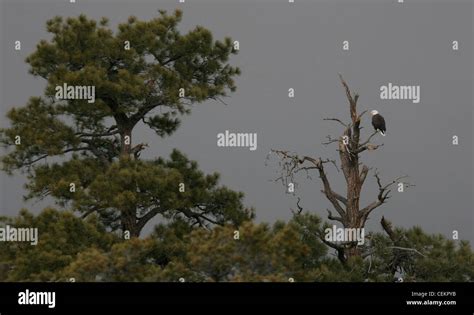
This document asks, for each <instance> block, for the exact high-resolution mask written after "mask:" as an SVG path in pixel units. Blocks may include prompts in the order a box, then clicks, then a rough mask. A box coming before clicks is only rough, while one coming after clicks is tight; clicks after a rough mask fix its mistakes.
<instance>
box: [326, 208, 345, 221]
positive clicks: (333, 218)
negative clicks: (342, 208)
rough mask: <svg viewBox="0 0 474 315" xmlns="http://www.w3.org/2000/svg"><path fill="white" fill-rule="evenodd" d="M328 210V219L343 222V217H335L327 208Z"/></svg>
mask: <svg viewBox="0 0 474 315" xmlns="http://www.w3.org/2000/svg"><path fill="white" fill-rule="evenodd" d="M326 211H327V212H328V219H329V220H333V221H339V222H341V223H343V220H342V218H341V217H335V216H333V215H332V212H331V210H329V209H326Z"/></svg>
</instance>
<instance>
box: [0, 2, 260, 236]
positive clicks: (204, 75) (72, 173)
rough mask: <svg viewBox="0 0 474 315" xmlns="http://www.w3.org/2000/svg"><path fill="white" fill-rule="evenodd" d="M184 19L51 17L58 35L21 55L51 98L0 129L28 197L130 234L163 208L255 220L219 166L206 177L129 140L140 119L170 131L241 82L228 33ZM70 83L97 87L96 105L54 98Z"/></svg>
mask: <svg viewBox="0 0 474 315" xmlns="http://www.w3.org/2000/svg"><path fill="white" fill-rule="evenodd" d="M181 18H182V13H181V11H176V12H174V14H172V15H169V14H167V13H166V12H165V11H159V16H158V17H156V18H154V19H152V20H150V21H139V20H138V19H137V18H135V17H133V16H132V17H130V18H129V19H128V21H127V22H126V23H122V24H119V25H118V30H117V31H116V32H114V31H112V30H111V29H110V28H109V27H108V21H107V19H106V18H102V20H101V21H100V22H99V23H97V22H96V21H94V20H91V19H88V18H87V17H86V16H84V15H80V16H79V17H77V18H67V19H63V18H61V17H55V18H53V19H52V20H49V21H48V22H47V30H48V32H49V33H51V34H52V39H51V40H50V41H46V40H42V41H40V42H39V44H38V45H37V48H36V51H34V52H33V53H32V54H31V55H30V56H29V57H28V58H27V59H26V62H27V63H28V64H29V65H30V72H31V74H33V75H34V76H36V77H40V78H43V79H45V80H46V82H47V84H46V88H45V92H44V96H43V97H32V98H30V100H29V101H28V103H27V104H26V106H24V107H19V108H13V109H12V110H10V111H9V112H8V118H9V119H10V122H11V126H10V128H6V129H2V130H1V131H0V141H1V142H2V143H3V144H4V145H5V146H6V147H7V148H8V149H9V151H8V154H7V155H5V156H4V157H3V159H2V162H3V169H4V170H5V171H7V172H8V173H12V172H13V171H15V170H22V171H23V172H26V173H27V175H28V180H29V181H28V183H27V185H26V187H27V189H28V190H29V193H28V195H27V196H26V197H27V198H44V197H45V196H51V197H53V198H55V199H56V200H57V201H58V203H59V204H61V205H68V206H72V207H73V208H74V209H75V210H78V211H80V212H81V213H83V215H84V216H87V215H89V214H91V213H98V214H99V216H100V217H101V218H102V220H103V221H104V222H105V223H107V225H108V226H109V227H111V228H112V229H122V230H123V231H128V232H129V233H130V235H131V236H138V235H139V234H140V232H141V230H142V228H143V227H144V225H145V224H146V223H147V222H149V220H151V219H152V218H153V217H155V216H156V215H159V214H160V215H163V216H165V217H167V218H170V219H172V218H175V217H182V218H186V219H187V220H188V221H189V223H191V224H199V225H206V224H207V223H217V224H221V223H224V222H231V223H234V224H238V223H239V222H241V221H242V220H245V219H246V218H249V217H251V216H252V211H251V210H249V209H245V208H244V207H243V206H242V203H241V201H242V198H243V195H242V194H241V193H237V192H234V191H231V190H229V189H227V188H225V187H218V186H217V184H218V175H217V174H213V175H207V176H206V175H204V174H203V173H202V172H200V171H199V170H198V168H197V165H196V163H195V162H192V161H189V160H188V159H187V158H186V156H184V155H183V154H181V153H180V152H178V151H175V152H173V154H172V155H171V160H170V161H165V160H163V159H162V158H160V159H156V160H141V159H140V154H141V153H142V151H143V150H145V149H146V147H147V146H148V145H147V144H146V143H139V142H138V139H135V138H134V130H136V127H137V126H138V125H140V124H143V125H145V126H147V127H149V128H151V129H152V130H153V131H155V132H156V134H157V135H158V136H159V137H165V136H169V135H171V134H172V133H173V132H174V131H176V129H177V128H178V127H179V125H180V122H181V118H182V117H183V115H185V114H189V113H190V110H191V107H192V105H194V104H197V103H201V102H204V101H207V100H220V101H222V100H221V98H223V97H226V96H228V94H229V93H230V92H233V91H235V89H236V86H235V83H234V77H235V76H237V75H239V74H240V70H239V68H237V67H233V66H231V65H229V64H228V59H229V57H230V56H231V55H232V54H235V53H236V51H235V50H234V49H233V42H232V40H231V39H230V38H225V39H224V40H223V41H219V40H217V41H215V40H214V39H213V36H212V33H211V32H210V31H209V30H207V29H205V28H203V27H201V26H197V27H196V28H194V29H193V30H191V31H189V32H188V33H186V34H181V33H180V32H179V30H178V24H179V22H180V21H181ZM64 84H67V86H90V87H94V88H95V102H91V101H90V99H87V100H86V99H67V100H64V99H57V98H56V96H57V95H56V93H57V91H58V90H57V87H58V86H63V85H64ZM132 140H133V141H132ZM134 143H136V144H135V145H134Z"/></svg>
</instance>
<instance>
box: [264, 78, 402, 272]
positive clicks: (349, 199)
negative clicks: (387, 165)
mask: <svg viewBox="0 0 474 315" xmlns="http://www.w3.org/2000/svg"><path fill="white" fill-rule="evenodd" d="M339 77H340V80H341V83H342V86H343V88H344V90H345V93H346V97H347V100H348V103H349V110H350V118H351V120H350V122H349V123H345V122H343V121H342V120H340V119H338V118H325V119H324V120H330V121H335V122H337V123H339V124H341V125H342V126H343V128H344V129H343V132H342V134H341V135H340V136H339V137H338V138H333V137H331V136H327V139H328V141H327V142H325V143H324V144H326V145H328V144H331V143H337V146H338V149H337V150H338V152H339V163H336V161H333V160H329V159H326V160H323V159H321V158H314V157H309V156H298V155H297V154H294V153H291V152H288V151H283V150H272V152H273V153H275V154H277V155H278V156H279V158H280V159H281V160H282V167H283V173H282V176H281V177H279V178H278V179H277V180H282V181H283V182H284V183H285V184H286V183H288V182H290V181H293V175H294V174H296V173H297V172H299V171H302V170H304V171H310V170H315V171H317V172H318V174H319V178H320V179H321V182H322V185H323V190H322V193H323V194H324V195H325V197H326V198H327V199H328V200H329V202H330V203H331V205H332V207H333V208H334V210H335V211H336V212H337V215H333V213H332V212H331V211H330V210H329V209H328V210H327V212H328V219H329V220H331V221H338V222H340V223H341V224H342V226H343V227H344V228H346V229H352V228H357V229H360V228H364V226H365V223H366V221H367V219H368V217H369V215H370V213H371V212H372V211H373V210H375V209H376V208H378V207H380V206H381V205H382V204H383V203H385V202H386V201H387V199H388V198H390V196H389V195H390V188H391V187H392V185H394V184H396V183H398V182H399V181H400V180H401V179H402V178H403V177H405V176H403V177H399V178H396V179H395V180H393V181H392V182H390V183H388V184H385V185H383V184H382V182H381V179H380V177H379V174H378V172H377V171H375V172H374V176H375V179H376V181H377V185H378V194H377V198H376V200H375V201H373V202H372V203H370V204H368V205H366V206H364V207H361V206H360V195H361V191H362V187H363V185H364V182H365V180H366V178H367V175H368V173H369V171H370V168H369V167H368V166H366V165H364V164H363V163H362V162H361V161H360V157H361V154H362V153H364V152H365V151H373V150H376V149H378V148H379V147H381V146H382V145H383V144H372V143H371V141H372V138H373V137H374V136H375V135H376V134H377V132H374V133H372V134H371V135H370V136H369V137H368V138H367V139H366V140H364V141H362V140H361V129H362V128H361V119H362V117H363V115H364V114H365V113H366V112H367V111H363V112H361V113H359V112H358V111H357V102H358V100H359V95H357V94H353V93H351V91H350V89H349V86H348V85H347V83H346V82H345V81H344V79H343V78H342V76H341V75H339ZM327 163H333V164H334V165H335V166H336V167H337V164H339V166H340V169H341V170H342V173H343V175H344V178H345V181H346V193H345V194H344V195H343V194H339V193H337V192H335V191H334V190H333V189H332V188H331V184H330V181H329V179H328V176H327V173H326V168H325V165H326V164H327ZM300 210H301V209H300ZM319 237H320V239H321V240H322V241H323V242H324V243H325V244H326V245H328V246H330V247H331V248H334V249H335V250H336V251H337V256H338V258H339V260H340V261H341V262H342V263H345V262H346V261H347V259H349V258H350V257H353V256H360V255H361V254H362V253H361V248H360V247H359V246H358V245H357V242H340V243H337V242H328V241H327V240H325V239H324V235H323V234H322V232H321V233H319Z"/></svg>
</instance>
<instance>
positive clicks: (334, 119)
mask: <svg viewBox="0 0 474 315" xmlns="http://www.w3.org/2000/svg"><path fill="white" fill-rule="evenodd" d="M323 120H329V121H337V122H338V123H340V124H341V125H343V126H344V127H346V128H347V127H348V125H347V124H346V123H344V122H342V121H341V120H340V119H338V118H324V119H323Z"/></svg>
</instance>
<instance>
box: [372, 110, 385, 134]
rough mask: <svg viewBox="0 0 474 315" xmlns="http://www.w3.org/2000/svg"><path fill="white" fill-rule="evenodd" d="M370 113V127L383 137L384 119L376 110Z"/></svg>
mask: <svg viewBox="0 0 474 315" xmlns="http://www.w3.org/2000/svg"><path fill="white" fill-rule="evenodd" d="M370 113H371V114H372V126H374V129H375V130H376V131H378V132H380V134H381V135H382V136H384V137H385V131H387V127H385V119H384V118H383V117H382V115H380V114H379V112H378V111H376V110H373V111H371V112H370Z"/></svg>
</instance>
